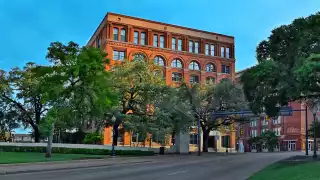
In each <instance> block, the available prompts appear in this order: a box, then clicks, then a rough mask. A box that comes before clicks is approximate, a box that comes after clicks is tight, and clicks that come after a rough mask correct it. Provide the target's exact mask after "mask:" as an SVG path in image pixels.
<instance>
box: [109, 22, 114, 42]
mask: <svg viewBox="0 0 320 180" xmlns="http://www.w3.org/2000/svg"><path fill="white" fill-rule="evenodd" d="M109 38H110V39H113V24H112V23H110V24H109Z"/></svg>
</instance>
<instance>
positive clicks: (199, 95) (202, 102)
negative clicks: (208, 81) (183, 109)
mask: <svg viewBox="0 0 320 180" xmlns="http://www.w3.org/2000/svg"><path fill="white" fill-rule="evenodd" d="M183 87H184V89H185V91H184V94H185V96H186V97H187V98H188V99H189V101H190V104H191V106H192V114H193V115H194V119H195V120H197V119H198V118H199V119H200V125H201V128H202V132H203V152H208V139H209V134H210V131H211V130H214V129H217V128H219V127H222V126H223V125H224V127H225V126H228V125H229V126H230V125H233V124H234V122H235V121H242V120H245V119H242V118H238V117H235V116H234V115H229V116H224V117H214V116H213V114H214V112H217V111H228V112H232V111H238V110H241V109H244V108H245V107H246V101H245V99H244V94H243V92H242V88H241V86H240V85H238V84H235V83H233V82H232V81H231V80H229V79H223V80H221V81H220V83H219V84H217V85H216V86H204V87H200V86H197V85H195V86H192V87H191V88H189V87H188V86H187V85H184V86H183ZM229 128H231V129H232V127H229Z"/></svg>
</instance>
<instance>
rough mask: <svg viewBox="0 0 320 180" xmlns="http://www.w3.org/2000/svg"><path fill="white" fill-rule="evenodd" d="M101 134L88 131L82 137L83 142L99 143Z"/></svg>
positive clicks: (101, 138)
mask: <svg viewBox="0 0 320 180" xmlns="http://www.w3.org/2000/svg"><path fill="white" fill-rule="evenodd" d="M102 140H103V136H102V134H100V133H89V134H87V135H86V137H85V138H84V140H83V142H84V143H85V144H101V142H102Z"/></svg>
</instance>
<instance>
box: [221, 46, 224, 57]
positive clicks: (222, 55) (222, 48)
mask: <svg viewBox="0 0 320 180" xmlns="http://www.w3.org/2000/svg"><path fill="white" fill-rule="evenodd" d="M221 57H224V47H221Z"/></svg>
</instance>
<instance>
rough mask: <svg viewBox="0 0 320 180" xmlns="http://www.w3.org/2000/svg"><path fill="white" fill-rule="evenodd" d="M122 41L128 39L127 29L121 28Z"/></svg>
mask: <svg viewBox="0 0 320 180" xmlns="http://www.w3.org/2000/svg"><path fill="white" fill-rule="evenodd" d="M121 41H126V30H125V29H121Z"/></svg>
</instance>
